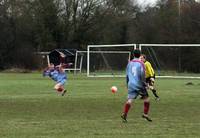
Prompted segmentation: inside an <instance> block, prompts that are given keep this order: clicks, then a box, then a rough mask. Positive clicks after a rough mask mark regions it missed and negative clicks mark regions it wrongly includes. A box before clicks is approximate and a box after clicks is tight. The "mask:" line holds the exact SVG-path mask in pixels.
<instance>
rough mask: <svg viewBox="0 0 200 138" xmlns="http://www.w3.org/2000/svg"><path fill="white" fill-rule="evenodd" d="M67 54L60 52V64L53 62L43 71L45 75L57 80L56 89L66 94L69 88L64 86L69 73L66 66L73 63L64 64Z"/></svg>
mask: <svg viewBox="0 0 200 138" xmlns="http://www.w3.org/2000/svg"><path fill="white" fill-rule="evenodd" d="M64 58H65V55H64V54H63V53H60V65H57V66H55V65H54V64H53V63H50V65H49V66H48V67H47V68H46V69H45V70H44V71H43V76H44V77H45V76H49V77H50V78H51V79H52V80H54V81H55V82H56V84H55V86H54V89H55V90H56V91H57V92H58V93H59V94H61V95H62V96H64V95H65V93H66V92H67V90H66V89H65V88H64V84H65V82H66V81H67V75H66V72H65V70H64V68H67V67H70V66H71V65H72V63H68V64H64Z"/></svg>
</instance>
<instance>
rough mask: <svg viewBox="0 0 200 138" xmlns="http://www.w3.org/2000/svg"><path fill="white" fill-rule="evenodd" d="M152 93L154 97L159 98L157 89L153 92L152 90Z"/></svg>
mask: <svg viewBox="0 0 200 138" xmlns="http://www.w3.org/2000/svg"><path fill="white" fill-rule="evenodd" d="M152 92H153V95H154V96H155V97H156V98H159V96H158V95H157V93H156V90H155V89H153V90H152Z"/></svg>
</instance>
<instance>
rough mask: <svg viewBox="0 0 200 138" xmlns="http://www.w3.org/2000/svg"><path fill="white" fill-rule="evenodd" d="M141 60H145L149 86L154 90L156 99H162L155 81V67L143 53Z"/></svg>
mask: <svg viewBox="0 0 200 138" xmlns="http://www.w3.org/2000/svg"><path fill="white" fill-rule="evenodd" d="M140 60H141V61H143V62H144V64H145V68H146V75H145V77H146V83H147V84H148V88H149V89H150V90H151V91H152V93H153V95H154V96H155V98H156V100H160V97H159V96H158V94H157V92H156V89H155V86H154V83H155V72H154V69H153V67H152V66H151V63H150V62H149V61H147V60H146V55H144V54H142V55H141V56H140Z"/></svg>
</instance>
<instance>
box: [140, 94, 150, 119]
mask: <svg viewBox="0 0 200 138" xmlns="http://www.w3.org/2000/svg"><path fill="white" fill-rule="evenodd" d="M142 95H143V97H144V98H143V100H144V113H143V115H142V117H143V118H145V119H146V120H148V121H150V122H151V121H152V120H151V119H150V118H149V117H148V113H149V109H150V100H149V96H148V93H147V91H146V90H144V91H143V92H142Z"/></svg>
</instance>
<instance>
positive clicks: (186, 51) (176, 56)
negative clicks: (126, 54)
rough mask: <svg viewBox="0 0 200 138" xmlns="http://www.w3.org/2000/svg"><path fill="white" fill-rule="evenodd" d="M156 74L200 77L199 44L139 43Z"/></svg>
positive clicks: (174, 76) (171, 76)
mask: <svg viewBox="0 0 200 138" xmlns="http://www.w3.org/2000/svg"><path fill="white" fill-rule="evenodd" d="M139 49H141V51H142V53H144V54H145V55H146V57H147V60H148V61H150V62H151V64H152V66H153V68H154V70H155V73H156V76H157V77H162V78H163V77H165V78H199V79H200V62H199V60H200V44H140V45H139Z"/></svg>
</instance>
